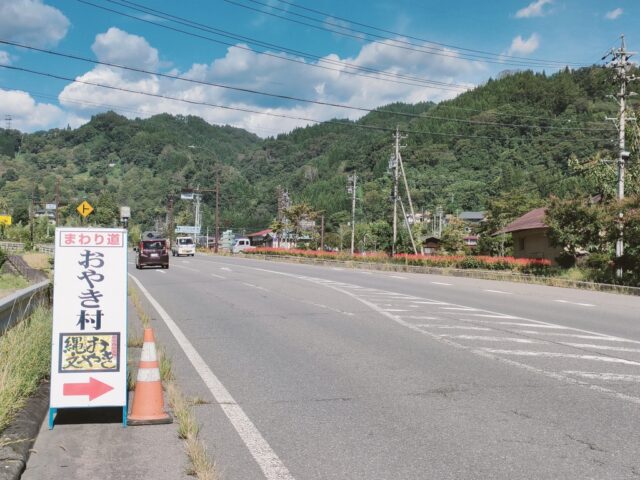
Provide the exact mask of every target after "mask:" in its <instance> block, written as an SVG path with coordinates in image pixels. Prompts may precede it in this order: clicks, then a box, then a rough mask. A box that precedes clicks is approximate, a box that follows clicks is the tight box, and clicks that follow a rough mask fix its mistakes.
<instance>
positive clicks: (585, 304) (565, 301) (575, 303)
mask: <svg viewBox="0 0 640 480" xmlns="http://www.w3.org/2000/svg"><path fill="white" fill-rule="evenodd" d="M554 302H558V303H569V304H571V305H578V306H580V307H595V305H594V304H592V303H578V302H570V301H569V300H554Z"/></svg>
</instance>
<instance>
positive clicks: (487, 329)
mask: <svg viewBox="0 0 640 480" xmlns="http://www.w3.org/2000/svg"><path fill="white" fill-rule="evenodd" d="M417 326H418V327H421V328H445V329H451V330H472V331H482V332H490V331H491V329H490V328H484V327H463V326H461V325H435V324H433V323H419V324H418V325H417Z"/></svg>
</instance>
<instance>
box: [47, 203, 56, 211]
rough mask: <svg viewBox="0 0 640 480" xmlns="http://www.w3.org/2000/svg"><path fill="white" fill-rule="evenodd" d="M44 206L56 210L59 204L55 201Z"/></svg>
mask: <svg viewBox="0 0 640 480" xmlns="http://www.w3.org/2000/svg"><path fill="white" fill-rule="evenodd" d="M44 208H45V210H56V209H57V208H58V206H57V205H56V204H55V203H47V204H46V205H45V206H44Z"/></svg>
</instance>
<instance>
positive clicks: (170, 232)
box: [167, 193, 175, 245]
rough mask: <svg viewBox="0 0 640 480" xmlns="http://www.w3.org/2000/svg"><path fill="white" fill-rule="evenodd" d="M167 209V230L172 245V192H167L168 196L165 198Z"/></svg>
mask: <svg viewBox="0 0 640 480" xmlns="http://www.w3.org/2000/svg"><path fill="white" fill-rule="evenodd" d="M167 210H168V213H169V218H168V222H167V223H168V224H169V225H168V227H169V228H168V230H169V232H168V233H169V243H170V244H171V245H173V231H174V230H175V228H174V227H173V193H170V194H169V198H168V199H167Z"/></svg>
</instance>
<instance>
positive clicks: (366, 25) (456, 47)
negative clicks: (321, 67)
mask: <svg viewBox="0 0 640 480" xmlns="http://www.w3.org/2000/svg"><path fill="white" fill-rule="evenodd" d="M248 1H251V2H253V3H260V2H255V1H253V0H248ZM275 1H278V2H280V3H284V4H286V5H289V6H291V7H294V8H298V9H300V10H305V11H307V12H312V13H316V14H318V15H323V16H325V17H328V18H326V19H324V20H323V22H325V23H330V24H332V25H335V26H341V25H339V24H336V23H335V22H332V21H331V19H332V18H335V19H337V20H341V21H343V22H348V23H351V24H353V25H358V26H360V27H365V28H368V29H371V30H376V31H378V32H382V33H388V34H390V35H394V36H401V37H406V38H409V39H411V40H416V41H418V42H423V43H430V44H432V45H437V46H439V47H444V48H452V49H454V50H461V51H466V52H471V53H480V54H483V55H489V56H491V57H497V58H513V59H516V60H523V61H535V62H543V63H557V64H559V65H560V66H566V65H575V66H580V64H577V63H573V62H563V61H558V60H543V59H539V58H530V57H518V56H515V55H506V54H499V53H493V52H487V51H484V50H475V49H472V48H465V47H460V46H457V45H450V44H446V43H441V42H436V41H433V40H427V39H424V38H420V37H414V36H411V35H407V34H405V33H398V32H394V31H391V30H386V29H384V28H379V27H375V26H372V25H368V24H366V23H360V22H357V21H355V20H352V19H349V18H345V17H339V16H337V15H333V14H332V13H326V12H322V11H320V10H316V9H313V8H309V7H304V6H302V5H299V4H297V3H294V2H290V1H287V0H275ZM263 5H264V4H263ZM269 7H270V8H273V6H272V5H269ZM316 21H319V20H316ZM342 27H343V26H342ZM343 28H346V27H343Z"/></svg>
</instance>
